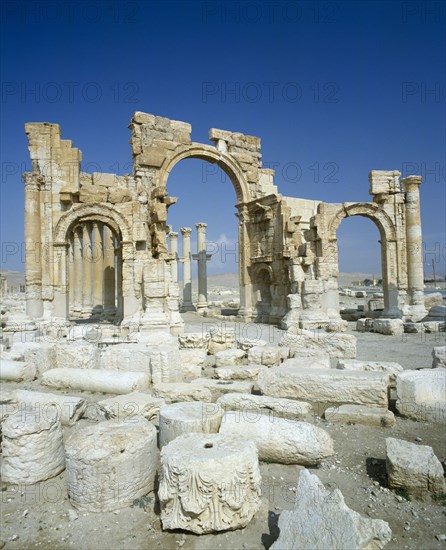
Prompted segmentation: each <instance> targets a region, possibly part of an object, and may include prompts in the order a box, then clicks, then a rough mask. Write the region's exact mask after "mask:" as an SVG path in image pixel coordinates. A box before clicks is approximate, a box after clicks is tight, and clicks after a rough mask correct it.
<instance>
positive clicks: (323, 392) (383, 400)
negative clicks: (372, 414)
mask: <svg viewBox="0 0 446 550" xmlns="http://www.w3.org/2000/svg"><path fill="white" fill-rule="evenodd" d="M257 384H258V386H259V388H260V391H261V392H262V394H263V395H269V396H272V397H285V398H289V399H298V400H301V401H309V402H310V403H336V404H352V405H371V406H377V407H384V408H387V405H388V397H387V394H388V386H389V375H387V374H385V373H375V372H362V371H346V370H344V371H341V370H337V369H302V368H296V367H283V366H281V367H277V368H276V369H269V370H268V371H264V372H261V373H260V374H259V378H258V381H257Z"/></svg>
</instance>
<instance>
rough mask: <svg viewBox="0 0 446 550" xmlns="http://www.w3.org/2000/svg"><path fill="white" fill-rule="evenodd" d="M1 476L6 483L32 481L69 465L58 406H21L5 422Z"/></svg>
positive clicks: (56, 472) (27, 482) (42, 478)
mask: <svg viewBox="0 0 446 550" xmlns="http://www.w3.org/2000/svg"><path fill="white" fill-rule="evenodd" d="M1 448H2V453H3V461H2V466H1V477H2V480H3V481H4V482H6V483H18V484H22V483H24V484H31V483H37V482H38V481H44V480H45V479H49V478H51V477H54V476H56V475H58V474H60V472H62V470H63V469H64V468H65V455H64V447H63V431H62V426H61V423H60V419H59V416H58V414H57V412H56V409H55V407H48V408H46V409H45V410H37V409H35V408H26V407H20V408H19V410H18V411H16V412H15V413H13V414H8V415H7V416H6V417H5V418H4V420H3V422H2V444H1Z"/></svg>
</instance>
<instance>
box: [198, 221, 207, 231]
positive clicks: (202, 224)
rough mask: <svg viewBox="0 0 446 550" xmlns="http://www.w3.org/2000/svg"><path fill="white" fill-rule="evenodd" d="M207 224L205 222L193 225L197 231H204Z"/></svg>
mask: <svg viewBox="0 0 446 550" xmlns="http://www.w3.org/2000/svg"><path fill="white" fill-rule="evenodd" d="M207 226H208V224H207V223H201V222H200V223H196V224H195V227H196V228H197V229H198V231H205V230H206V227H207Z"/></svg>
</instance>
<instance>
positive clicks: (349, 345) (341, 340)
mask: <svg viewBox="0 0 446 550" xmlns="http://www.w3.org/2000/svg"><path fill="white" fill-rule="evenodd" d="M279 346H288V347H289V348H290V349H291V353H294V355H300V352H303V353H304V354H305V353H306V352H307V350H308V348H310V349H312V350H313V352H310V353H308V355H320V354H321V353H322V354H326V355H329V356H330V357H338V358H347V359H354V358H355V357H356V337H355V336H353V335H352V334H339V333H336V332H324V331H321V330H306V329H296V328H293V329H289V330H287V332H285V334H284V335H283V337H282V339H281V341H280V343H279Z"/></svg>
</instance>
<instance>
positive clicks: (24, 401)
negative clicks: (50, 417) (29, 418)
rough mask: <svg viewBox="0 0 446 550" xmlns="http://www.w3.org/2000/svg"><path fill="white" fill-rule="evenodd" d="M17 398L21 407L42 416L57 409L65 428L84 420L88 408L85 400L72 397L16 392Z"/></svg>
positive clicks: (23, 391) (35, 392)
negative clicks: (50, 409) (51, 409)
mask: <svg viewBox="0 0 446 550" xmlns="http://www.w3.org/2000/svg"><path fill="white" fill-rule="evenodd" d="M15 396H16V399H17V401H18V402H19V404H20V405H24V406H25V407H28V408H30V409H32V410H35V411H38V412H39V413H40V414H46V411H47V410H48V409H49V408H50V407H53V408H55V410H56V411H57V416H58V417H59V418H60V421H61V423H62V425H64V426H72V425H73V424H75V423H76V422H77V421H78V420H79V419H80V418H82V416H83V414H84V412H85V410H86V408H87V401H86V400H85V399H84V398H82V397H74V396H71V395H62V394H57V393H44V392H37V391H28V390H16V391H15Z"/></svg>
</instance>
